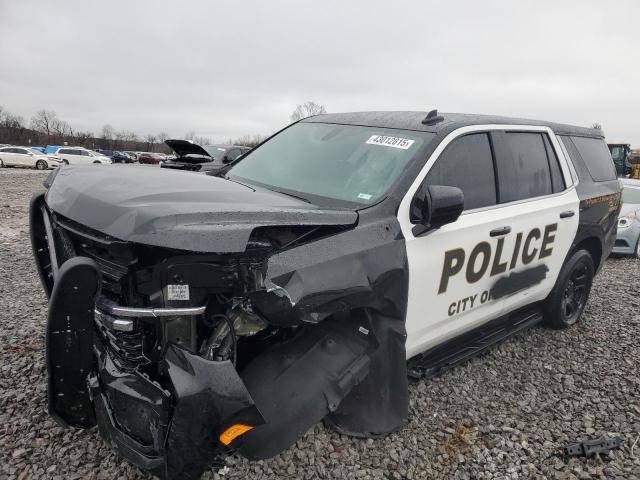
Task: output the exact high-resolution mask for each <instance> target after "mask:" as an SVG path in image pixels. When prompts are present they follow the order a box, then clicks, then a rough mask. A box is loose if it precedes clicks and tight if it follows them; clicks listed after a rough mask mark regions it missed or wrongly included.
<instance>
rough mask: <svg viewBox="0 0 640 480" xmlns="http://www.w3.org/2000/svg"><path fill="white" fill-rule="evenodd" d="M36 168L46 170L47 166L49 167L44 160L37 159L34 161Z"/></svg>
mask: <svg viewBox="0 0 640 480" xmlns="http://www.w3.org/2000/svg"><path fill="white" fill-rule="evenodd" d="M36 168H37V169H38V170H46V169H47V168H49V165H47V162H45V161H44V160H38V161H37V162H36Z"/></svg>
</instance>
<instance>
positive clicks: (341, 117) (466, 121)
mask: <svg viewBox="0 0 640 480" xmlns="http://www.w3.org/2000/svg"><path fill="white" fill-rule="evenodd" d="M427 113H428V112H348V113H327V114H324V115H316V116H313V117H309V118H306V119H304V120H302V121H303V122H312V123H339V124H345V125H363V126H367V127H380V128H396V129H401V130H415V131H420V132H433V133H440V132H443V131H444V130H446V131H452V130H455V129H457V128H460V127H466V126H469V125H485V124H499V125H534V126H544V127H549V128H551V130H553V131H554V132H555V133H556V134H571V135H579V136H586V137H600V138H603V137H604V133H603V132H602V130H597V129H594V128H584V127H576V126H573V125H563V124H560V123H553V122H544V121H541V120H529V119H523V118H512V117H501V116H497V115H476V114H465V113H440V112H439V113H438V114H439V115H441V116H442V117H444V120H443V121H441V122H438V123H436V124H433V125H424V124H423V123H422V120H423V119H424V118H425V117H426V116H427Z"/></svg>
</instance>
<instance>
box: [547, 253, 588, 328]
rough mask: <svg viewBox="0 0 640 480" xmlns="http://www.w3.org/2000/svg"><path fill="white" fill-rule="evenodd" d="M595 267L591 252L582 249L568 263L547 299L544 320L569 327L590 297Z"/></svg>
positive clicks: (554, 324)
mask: <svg viewBox="0 0 640 480" xmlns="http://www.w3.org/2000/svg"><path fill="white" fill-rule="evenodd" d="M594 274H595V268H594V265H593V259H592V258H591V254H590V253H589V252H587V251H586V250H578V251H577V252H575V253H574V254H573V255H572V256H571V258H569V261H567V262H566V263H565V265H564V266H563V267H562V270H561V271H560V275H558V279H557V280H556V285H555V287H553V290H552V291H551V293H550V294H549V297H547V299H546V300H545V303H544V307H543V308H544V324H545V325H547V326H548V327H551V328H556V329H562V328H567V327H570V326H571V325H573V324H574V323H576V322H577V321H578V320H579V319H580V316H581V315H582V312H583V311H584V307H585V305H586V304H587V300H588V299H589V292H590V291H591V285H592V283H593V276H594Z"/></svg>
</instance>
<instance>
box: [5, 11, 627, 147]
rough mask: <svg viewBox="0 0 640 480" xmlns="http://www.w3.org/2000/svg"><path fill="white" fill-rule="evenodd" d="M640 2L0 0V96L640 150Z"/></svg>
mask: <svg viewBox="0 0 640 480" xmlns="http://www.w3.org/2000/svg"><path fill="white" fill-rule="evenodd" d="M639 25H640V1H638V0H629V1H621V0H616V1H615V2H605V1H540V0H537V1H487V0H485V1H472V0H469V1H439V2H435V1H424V0H423V1H406V2H405V1H398V0H394V1H391V2H390V1H384V2H382V1H372V0H362V1H350V0H339V1H327V0H322V1H310V0H297V1H279V0H269V1H258V0H256V1H246V2H245V1H239V0H236V1H215V2H214V1H194V0H190V1H188V2H186V1H184V2H183V1H180V2H179V1H173V2H166V1H158V0H154V1H134V0H126V1H121V0H109V1H101V2H98V1H86V0H81V1H75V0H74V1H70V0H65V1H55V2H53V1H48V0H47V1H30V0H19V1H18V0H0V35H1V36H2V42H0V105H3V106H4V107H5V108H6V109H8V110H10V111H12V112H13V113H16V114H19V115H22V116H23V117H25V118H26V119H29V118H30V117H31V116H32V115H33V114H34V113H35V112H36V111H37V110H39V109H42V108H46V109H50V110H54V111H55V112H56V113H57V114H58V116H59V117H61V118H63V119H65V120H67V121H68V122H69V123H70V124H71V125H72V126H73V127H74V128H75V129H81V130H90V131H93V132H94V133H96V134H97V133H99V132H100V130H101V128H102V125H104V124H105V123H109V124H111V125H113V127H114V128H116V129H118V130H123V129H126V130H133V131H135V132H137V133H138V134H141V135H145V134H148V133H150V134H157V133H158V132H161V131H166V132H168V133H169V134H170V136H172V137H179V138H181V137H183V136H184V134H185V132H187V131H191V130H193V131H195V132H196V135H199V136H208V137H211V138H212V139H213V140H214V141H222V140H226V139H227V138H229V137H237V136H240V135H243V134H268V133H271V132H273V131H275V130H277V129H279V128H281V127H283V126H285V125H286V124H287V123H288V122H289V115H290V114H291V112H292V111H293V109H294V108H295V106H296V104H298V103H303V102H304V101H306V100H313V101H315V102H318V103H322V104H324V105H326V107H327V110H328V111H330V112H339V111H356V110H430V109H432V108H438V109H439V110H441V111H449V112H472V113H489V114H504V115H513V116H521V117H529V118H539V119H544V120H551V121H558V122H564V123H572V124H578V125H586V126H588V125H591V124H592V123H594V122H599V123H601V124H602V125H603V128H604V130H605V133H606V134H607V138H608V139H610V140H625V141H630V142H631V143H633V144H634V145H635V146H637V147H640V58H639V57H640V30H639V28H640V27H639Z"/></svg>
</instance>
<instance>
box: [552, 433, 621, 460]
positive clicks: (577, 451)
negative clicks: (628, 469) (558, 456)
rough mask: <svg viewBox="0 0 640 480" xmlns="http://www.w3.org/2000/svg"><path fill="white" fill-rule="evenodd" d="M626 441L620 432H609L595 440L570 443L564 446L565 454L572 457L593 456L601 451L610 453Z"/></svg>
mask: <svg viewBox="0 0 640 480" xmlns="http://www.w3.org/2000/svg"><path fill="white" fill-rule="evenodd" d="M623 442H624V437H623V436H622V435H621V434H620V433H618V432H609V433H608V434H607V435H605V436H603V437H600V438H596V439H594V440H584V441H582V442H577V443H570V444H569V445H566V446H565V447H564V453H565V455H568V456H572V457H587V458H589V457H593V456H594V455H598V454H600V453H605V454H607V453H609V452H610V451H611V450H613V449H614V448H619V447H620V446H621V445H622V443H623Z"/></svg>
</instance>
